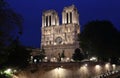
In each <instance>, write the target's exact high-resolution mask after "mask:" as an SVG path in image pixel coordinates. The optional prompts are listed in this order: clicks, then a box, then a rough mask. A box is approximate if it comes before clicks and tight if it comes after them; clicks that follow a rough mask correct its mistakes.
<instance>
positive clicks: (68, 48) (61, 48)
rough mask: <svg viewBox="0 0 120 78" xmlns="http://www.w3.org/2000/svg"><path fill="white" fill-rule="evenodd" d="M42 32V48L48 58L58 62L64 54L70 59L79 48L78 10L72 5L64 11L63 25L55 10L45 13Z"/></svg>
mask: <svg viewBox="0 0 120 78" xmlns="http://www.w3.org/2000/svg"><path fill="white" fill-rule="evenodd" d="M41 30H42V35H41V36H42V37H41V46H42V47H43V48H44V49H45V52H46V55H47V57H48V58H49V59H50V60H56V59H59V57H60V55H61V54H62V53H64V55H65V56H66V58H67V59H68V58H69V59H70V58H71V57H72V54H73V52H74V50H75V49H76V48H79V43H78V41H77V36H78V33H80V24H79V14H78V11H77V8H76V7H75V6H74V5H72V6H68V7H65V8H64V9H63V12H62V24H61V25H59V17H58V13H57V12H56V11H55V10H47V11H44V12H43V14H42V28H41Z"/></svg>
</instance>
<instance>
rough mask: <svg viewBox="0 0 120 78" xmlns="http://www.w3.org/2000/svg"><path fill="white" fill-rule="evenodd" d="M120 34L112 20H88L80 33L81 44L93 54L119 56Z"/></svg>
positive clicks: (107, 56)
mask: <svg viewBox="0 0 120 78" xmlns="http://www.w3.org/2000/svg"><path fill="white" fill-rule="evenodd" d="M119 40H120V35H119V32H118V31H117V30H116V29H115V27H114V26H113V24H112V23H111V22H110V21H106V20H103V21H98V20H96V21H91V22H88V23H87V24H86V25H85V26H84V29H83V31H82V32H81V34H80V35H79V41H80V46H81V48H82V49H83V51H85V52H88V53H89V55H91V56H94V55H95V56H99V57H102V58H109V57H113V56H115V57H119V51H120V49H119V47H120V41H119Z"/></svg>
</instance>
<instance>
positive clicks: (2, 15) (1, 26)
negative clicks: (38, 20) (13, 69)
mask: <svg viewBox="0 0 120 78" xmlns="http://www.w3.org/2000/svg"><path fill="white" fill-rule="evenodd" d="M20 34H22V17H21V16H20V15H19V14H17V13H16V12H14V11H13V10H12V9H11V8H10V7H9V5H8V4H7V3H6V2H5V1H4V0H0V64H2V63H4V62H5V60H6V59H7V56H8V54H9V53H8V51H6V50H7V48H8V47H9V45H10V44H11V42H12V41H13V40H15V39H16V37H17V36H19V35H20ZM6 52H7V53H6Z"/></svg>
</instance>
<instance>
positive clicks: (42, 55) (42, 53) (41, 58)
mask: <svg viewBox="0 0 120 78" xmlns="http://www.w3.org/2000/svg"><path fill="white" fill-rule="evenodd" d="M45 56H46V55H45V50H44V48H42V49H41V51H40V54H39V59H40V60H41V61H43V59H44V58H45Z"/></svg>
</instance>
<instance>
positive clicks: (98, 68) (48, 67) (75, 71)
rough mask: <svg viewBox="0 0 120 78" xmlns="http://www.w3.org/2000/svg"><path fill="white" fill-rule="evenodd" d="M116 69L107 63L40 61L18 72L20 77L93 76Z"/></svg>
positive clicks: (64, 77) (87, 77)
mask: <svg viewBox="0 0 120 78" xmlns="http://www.w3.org/2000/svg"><path fill="white" fill-rule="evenodd" d="M112 70H115V69H113V67H112V65H111V64H109V63H107V64H105V63H96V62H83V63H82V62H80V63H40V64H34V65H31V66H29V67H28V68H27V69H25V70H24V71H21V72H19V73H18V74H16V76H17V77H18V78H91V77H94V76H97V75H100V74H102V73H105V72H108V71H112Z"/></svg>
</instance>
